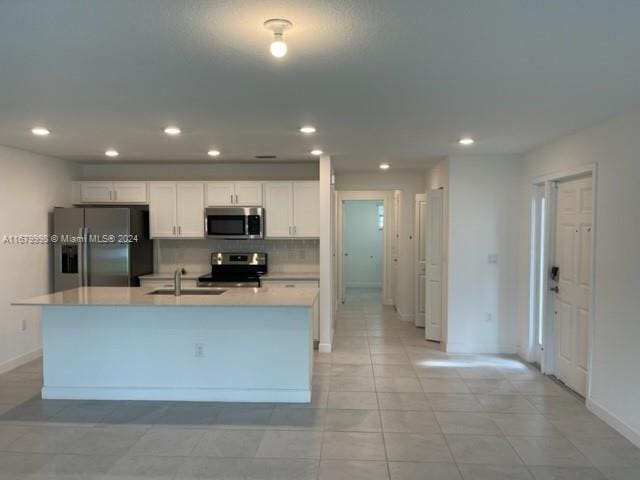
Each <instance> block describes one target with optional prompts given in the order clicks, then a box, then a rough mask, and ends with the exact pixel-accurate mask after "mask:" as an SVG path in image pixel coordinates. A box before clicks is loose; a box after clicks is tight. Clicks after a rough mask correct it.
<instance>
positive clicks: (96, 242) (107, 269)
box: [84, 208, 130, 287]
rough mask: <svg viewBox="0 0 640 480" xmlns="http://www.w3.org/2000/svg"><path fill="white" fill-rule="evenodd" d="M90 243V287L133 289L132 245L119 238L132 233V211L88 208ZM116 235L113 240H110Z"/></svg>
mask: <svg viewBox="0 0 640 480" xmlns="http://www.w3.org/2000/svg"><path fill="white" fill-rule="evenodd" d="M84 210H85V214H84V221H85V228H86V234H87V238H88V242H87V243H86V245H85V248H86V254H85V258H86V261H87V274H88V275H87V277H88V278H87V285H88V286H92V287H127V286H129V278H130V275H129V244H128V243H126V242H119V241H118V238H119V237H120V238H122V236H126V235H128V234H129V225H130V222H129V209H128V208H85V209H84ZM110 236H113V239H112V238H111V237H110Z"/></svg>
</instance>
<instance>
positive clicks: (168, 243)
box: [154, 239, 320, 273]
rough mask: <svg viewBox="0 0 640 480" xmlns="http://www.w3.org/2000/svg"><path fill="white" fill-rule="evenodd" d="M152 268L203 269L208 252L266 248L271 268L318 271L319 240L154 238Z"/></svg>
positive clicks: (204, 268)
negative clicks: (153, 263)
mask: <svg viewBox="0 0 640 480" xmlns="http://www.w3.org/2000/svg"><path fill="white" fill-rule="evenodd" d="M154 252H155V253H154V254H155V271H156V272H168V271H174V270H175V269H176V268H178V267H183V268H184V269H185V270H186V271H187V272H189V273H192V272H194V273H195V272H206V271H208V270H209V269H210V268H211V265H210V256H211V252H266V253H267V254H268V265H269V271H270V272H310V271H317V270H318V268H319V267H318V264H319V261H320V241H319V240H300V239H296V240H214V239H206V240H155V245H154Z"/></svg>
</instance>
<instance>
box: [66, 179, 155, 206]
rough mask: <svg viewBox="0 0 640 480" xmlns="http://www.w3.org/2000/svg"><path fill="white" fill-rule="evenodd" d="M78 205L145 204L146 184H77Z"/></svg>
mask: <svg viewBox="0 0 640 480" xmlns="http://www.w3.org/2000/svg"><path fill="white" fill-rule="evenodd" d="M76 188H77V189H79V198H76V201H77V202H78V203H123V204H135V203H139V204H145V203H147V184H146V182H78V183H77V187H76Z"/></svg>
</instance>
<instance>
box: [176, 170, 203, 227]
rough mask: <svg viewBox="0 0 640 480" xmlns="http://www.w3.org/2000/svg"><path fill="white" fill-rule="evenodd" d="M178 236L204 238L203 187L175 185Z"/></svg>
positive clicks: (189, 183) (200, 184)
mask: <svg viewBox="0 0 640 480" xmlns="http://www.w3.org/2000/svg"><path fill="white" fill-rule="evenodd" d="M177 218H178V236H179V237H181V238H204V185H203V184H202V183H191V182H185V183H178V184H177Z"/></svg>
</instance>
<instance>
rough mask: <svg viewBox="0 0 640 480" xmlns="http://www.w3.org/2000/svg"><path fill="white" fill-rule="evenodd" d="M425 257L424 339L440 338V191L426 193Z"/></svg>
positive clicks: (437, 339) (441, 219)
mask: <svg viewBox="0 0 640 480" xmlns="http://www.w3.org/2000/svg"><path fill="white" fill-rule="evenodd" d="M426 212H427V224H426V235H425V238H426V252H425V253H426V255H425V269H426V278H425V283H426V286H425V302H426V306H425V328H424V330H425V338H426V339H427V340H435V341H440V339H441V338H442V250H443V245H442V235H443V197H442V190H433V191H430V192H428V193H427V205H426Z"/></svg>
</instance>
